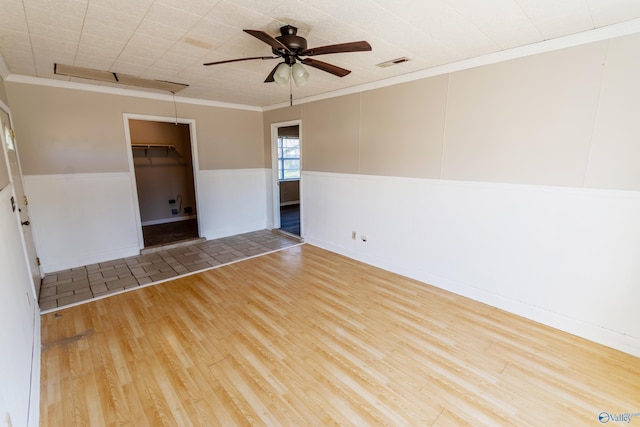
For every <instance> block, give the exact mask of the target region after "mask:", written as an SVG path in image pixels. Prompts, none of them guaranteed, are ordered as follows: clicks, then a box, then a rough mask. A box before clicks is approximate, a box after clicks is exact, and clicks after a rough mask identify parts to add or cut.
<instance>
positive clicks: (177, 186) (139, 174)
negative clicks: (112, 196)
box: [126, 117, 200, 249]
mask: <svg viewBox="0 0 640 427" xmlns="http://www.w3.org/2000/svg"><path fill="white" fill-rule="evenodd" d="M126 123H127V125H128V126H127V127H128V129H127V131H128V137H129V142H130V159H131V164H132V170H133V175H134V180H135V194H136V195H137V199H138V209H139V215H140V216H139V218H140V234H139V240H140V242H141V249H142V248H144V249H149V248H157V247H162V246H166V245H171V244H175V243H182V242H188V241H191V240H195V239H199V236H200V232H199V224H198V215H197V200H196V181H195V173H194V172H195V171H196V170H197V169H196V167H194V166H195V161H194V159H195V156H194V151H195V149H194V143H193V142H194V141H193V133H192V131H193V129H192V123H190V122H189V121H186V122H180V121H178V122H176V120H175V119H172V121H166V120H162V119H161V118H160V120H158V118H140V117H128V119H127V120H126Z"/></svg>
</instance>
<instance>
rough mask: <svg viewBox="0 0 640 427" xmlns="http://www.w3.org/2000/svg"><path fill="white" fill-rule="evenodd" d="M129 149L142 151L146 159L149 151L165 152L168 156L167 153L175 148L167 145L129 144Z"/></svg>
mask: <svg viewBox="0 0 640 427" xmlns="http://www.w3.org/2000/svg"><path fill="white" fill-rule="evenodd" d="M131 149H133V150H144V156H145V157H148V156H149V150H166V154H167V156H169V152H170V151H175V150H176V147H175V146H173V145H169V144H131ZM176 152H177V151H176Z"/></svg>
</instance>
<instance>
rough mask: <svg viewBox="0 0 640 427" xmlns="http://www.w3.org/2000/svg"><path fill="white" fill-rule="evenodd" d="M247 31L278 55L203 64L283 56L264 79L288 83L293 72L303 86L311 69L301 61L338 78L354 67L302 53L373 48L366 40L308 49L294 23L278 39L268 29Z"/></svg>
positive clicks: (341, 51)
mask: <svg viewBox="0 0 640 427" xmlns="http://www.w3.org/2000/svg"><path fill="white" fill-rule="evenodd" d="M243 31H244V32H245V33H248V34H251V35H252V36H253V37H255V38H257V39H259V40H261V41H263V42H265V43H266V44H268V45H269V46H271V52H273V54H274V55H276V56H254V57H251V58H238V59H228V60H226V61H216V62H207V63H206V64H203V65H217V64H226V63H228V62H238V61H250V60H253V59H276V58H282V59H283V60H284V61H283V62H280V63H279V64H278V65H276V66H275V67H274V68H273V70H271V72H270V73H269V75H268V76H267V78H266V79H265V81H264V82H265V83H271V82H274V81H275V82H276V83H279V84H285V83H287V82H288V81H289V75H290V74H291V76H292V78H293V80H294V82H295V83H296V85H297V86H301V85H302V84H304V83H306V82H307V80H308V79H309V73H307V71H306V70H305V69H304V68H303V67H302V66H300V64H299V63H298V62H297V61H299V62H300V63H302V64H304V65H308V66H310V67H313V68H317V69H319V70H322V71H326V72H327V73H331V74H333V75H336V76H338V77H344V76H346V75H347V74H349V73H350V72H351V70H347V69H345V68H341V67H338V66H337V65H333V64H329V63H326V62H323V61H318V60H317V59H312V58H301V56H317V55H327V54H330V53H344V52H362V51H369V50H371V45H370V44H369V43H367V42H366V41H358V42H350V43H340V44H332V45H328V46H320V47H315V48H307V40H306V39H305V38H304V37H300V36H298V35H297V32H298V29H297V28H296V27H294V26H291V25H285V26H284V27H282V28H280V35H279V36H277V37H275V38H274V37H271V36H270V35H269V34H267V33H265V32H264V31H258V30H243Z"/></svg>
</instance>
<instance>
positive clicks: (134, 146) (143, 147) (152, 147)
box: [131, 144, 176, 150]
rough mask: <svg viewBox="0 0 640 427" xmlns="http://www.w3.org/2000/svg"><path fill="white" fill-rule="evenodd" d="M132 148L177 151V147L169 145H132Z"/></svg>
mask: <svg viewBox="0 0 640 427" xmlns="http://www.w3.org/2000/svg"><path fill="white" fill-rule="evenodd" d="M131 148H133V149H143V150H149V149H158V150H175V149H176V147H175V146H173V145H167V144H131Z"/></svg>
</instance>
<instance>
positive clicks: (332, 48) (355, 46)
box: [299, 41, 371, 56]
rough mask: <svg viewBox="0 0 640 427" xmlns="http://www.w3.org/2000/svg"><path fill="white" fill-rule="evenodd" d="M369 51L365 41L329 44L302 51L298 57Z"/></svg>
mask: <svg viewBox="0 0 640 427" xmlns="http://www.w3.org/2000/svg"><path fill="white" fill-rule="evenodd" d="M368 50H371V45H370V44H369V43H367V42H366V41H359V42H350V43H340V44H331V45H328V46H320V47H312V48H310V49H307V50H303V51H302V52H300V53H299V55H303V56H314V55H326V54H328V53H343V52H364V51H368Z"/></svg>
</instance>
